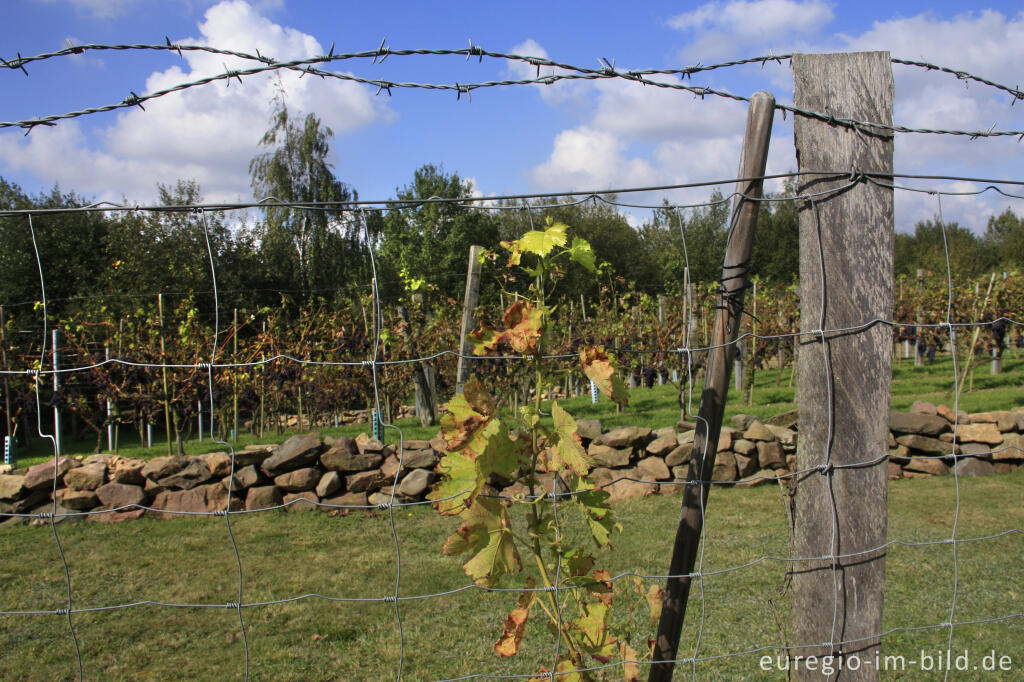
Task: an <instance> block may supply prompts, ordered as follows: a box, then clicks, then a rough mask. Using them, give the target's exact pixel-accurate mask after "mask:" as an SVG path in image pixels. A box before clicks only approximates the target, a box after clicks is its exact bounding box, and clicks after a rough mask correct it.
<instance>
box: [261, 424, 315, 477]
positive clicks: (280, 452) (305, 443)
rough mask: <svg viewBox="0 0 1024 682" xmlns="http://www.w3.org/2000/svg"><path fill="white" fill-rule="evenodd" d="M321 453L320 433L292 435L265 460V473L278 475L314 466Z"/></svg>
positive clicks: (263, 466)
mask: <svg viewBox="0 0 1024 682" xmlns="http://www.w3.org/2000/svg"><path fill="white" fill-rule="evenodd" d="M319 454H320V434H319V433H315V432H314V433H307V434H304V435H301V436H292V437H291V438H289V439H288V440H286V441H285V442H284V443H282V444H281V445H280V447H278V448H277V450H275V451H274V454H272V455H271V456H270V457H268V458H266V459H265V460H263V464H262V467H261V468H262V469H263V473H265V474H266V475H267V476H271V477H273V476H278V475H280V474H283V473H285V472H286V471H295V470H296V469H301V468H303V467H308V466H312V465H313V464H315V463H316V458H317V455H319Z"/></svg>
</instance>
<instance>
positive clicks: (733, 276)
mask: <svg viewBox="0 0 1024 682" xmlns="http://www.w3.org/2000/svg"><path fill="white" fill-rule="evenodd" d="M774 114H775V98H774V97H773V96H772V95H771V94H769V93H767V92H763V91H762V92H757V93H755V94H754V96H753V97H752V98H751V100H750V108H749V109H748V110H747V128H746V134H745V137H744V139H743V153H742V157H741V158H740V167H739V175H738V176H737V177H740V178H755V179H754V180H749V181H740V182H738V183H737V186H736V191H737V195H736V198H735V199H734V201H733V208H732V217H731V219H730V222H729V236H728V243H727V245H726V250H725V260H724V262H723V264H722V281H721V284H722V286H721V291H722V293H721V294H720V295H719V308H718V311H717V314H716V315H715V324H714V329H713V331H712V339H711V344H710V345H711V346H712V350H711V351H710V352H709V353H708V360H707V370H706V372H705V381H704V391H703V393H702V394H701V400H700V411H699V417H698V420H697V421H698V424H699V426H698V428H697V433H696V436H695V438H694V441H693V454H692V456H691V459H690V467H689V471H688V473H687V479H688V480H689V481H691V483H688V484H687V485H686V487H685V488H684V490H683V508H682V512H681V514H680V517H679V526H678V528H677V529H676V538H675V544H674V545H673V548H672V560H671V562H670V564H669V575H671V576H672V577H670V578H669V579H668V581H667V584H666V587H665V594H664V599H663V601H662V609H661V620H660V622H659V623H658V635H657V639H656V640H655V644H654V663H653V665H651V669H650V673H649V677H648V680H649V681H650V682H668V680H671V679H672V670H673V668H674V665H675V664H674V663H673V660H674V659H675V658H676V651H677V650H678V648H679V635H680V634H681V633H682V629H683V619H684V617H685V616H686V602H687V598H688V597H689V594H690V583H691V578H690V575H689V574H690V573H691V572H692V571H693V567H694V563H695V561H696V558H697V550H698V547H699V545H700V536H701V529H702V528H703V526H704V510H705V507H706V505H707V500H708V492H709V491H710V481H711V476H712V473H713V471H714V468H715V450H716V446H717V444H718V436H719V432H720V431H721V427H722V416H723V413H724V411H725V397H726V394H727V393H728V390H729V372H730V370H731V366H732V359H733V356H734V355H735V351H736V347H735V343H734V342H735V340H736V336H737V333H738V332H739V326H740V325H739V323H740V317H741V315H742V311H743V296H744V293H745V289H746V286H747V268H748V267H749V262H750V251H751V247H752V246H753V243H754V229H755V227H756V226H757V214H758V212H759V210H760V206H759V203H758V202H757V201H756V200H757V199H759V198H760V197H761V195H762V190H763V184H764V182H763V180H762V179H761V176H763V175H764V170H765V165H766V163H767V160H768V143H769V140H770V138H771V132H772V118H773V116H774ZM682 418H683V419H685V418H686V410H685V408H684V410H683V414H682Z"/></svg>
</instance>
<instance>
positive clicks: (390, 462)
mask: <svg viewBox="0 0 1024 682" xmlns="http://www.w3.org/2000/svg"><path fill="white" fill-rule="evenodd" d="M398 464H399V462H398V458H397V457H395V456H394V455H391V456H389V457H388V458H387V459H385V460H384V463H383V464H381V465H380V472H381V473H382V474H384V475H385V476H387V477H388V478H394V477H395V476H397V475H398V469H399V466H398ZM321 497H323V496H322V495H321Z"/></svg>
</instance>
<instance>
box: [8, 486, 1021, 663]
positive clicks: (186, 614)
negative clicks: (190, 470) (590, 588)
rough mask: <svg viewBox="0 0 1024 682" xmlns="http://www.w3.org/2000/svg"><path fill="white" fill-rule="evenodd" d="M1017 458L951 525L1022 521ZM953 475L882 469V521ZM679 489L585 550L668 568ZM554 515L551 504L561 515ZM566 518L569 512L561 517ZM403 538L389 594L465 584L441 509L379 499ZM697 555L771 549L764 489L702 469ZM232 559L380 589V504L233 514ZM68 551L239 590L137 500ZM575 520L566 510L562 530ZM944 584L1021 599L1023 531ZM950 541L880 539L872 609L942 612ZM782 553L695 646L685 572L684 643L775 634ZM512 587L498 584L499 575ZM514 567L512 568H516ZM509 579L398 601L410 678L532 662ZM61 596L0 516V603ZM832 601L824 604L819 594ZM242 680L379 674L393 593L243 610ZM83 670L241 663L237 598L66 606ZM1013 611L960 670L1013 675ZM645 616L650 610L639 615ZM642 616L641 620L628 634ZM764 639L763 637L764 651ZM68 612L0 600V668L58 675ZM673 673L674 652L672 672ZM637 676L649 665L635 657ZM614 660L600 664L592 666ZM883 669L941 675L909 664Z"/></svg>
mask: <svg viewBox="0 0 1024 682" xmlns="http://www.w3.org/2000/svg"><path fill="white" fill-rule="evenodd" d="M1022 499H1024V473H1021V472H1018V473H1015V474H1006V475H1000V476H990V477H985V478H973V479H961V480H960V502H961V504H960V517H959V523H958V526H957V536H958V537H959V538H968V537H979V536H985V535H990V534H995V533H999V532H1002V531H1006V530H1008V529H1013V528H1024V505H1022V504H1021V500H1022ZM955 501H956V492H955V488H954V479H953V477H952V476H941V477H935V478H928V479H913V480H897V481H891V482H890V484H889V538H890V540H903V541H909V542H921V541H933V540H943V539H946V538H949V537H950V535H951V533H952V527H953V515H954V510H955V508H956V505H955ZM679 504H680V498H679V496H678V495H672V496H664V497H663V496H655V497H650V498H646V499H642V500H630V501H625V502H622V503H619V504H617V505H616V511H617V513H618V516H619V520H620V521H621V523H622V525H623V528H624V531H623V533H622V534H621V535H618V536H616V539H615V546H616V549H615V551H614V552H604V553H602V554H601V555H599V556H598V565H599V566H604V567H607V568H609V569H611V571H612V573H613V574H616V573H618V572H621V571H635V572H638V573H646V574H659V573H663V572H664V571H665V570H666V566H667V564H668V556H669V551H670V547H671V542H672V537H673V533H674V528H675V524H676V520H677V517H678V513H679ZM566 516H568V515H566ZM569 518H570V519H571V518H572V517H571V516H570V517H569ZM395 525H396V529H397V532H398V537H399V542H400V548H401V559H402V560H401V588H400V589H401V594H402V595H403V596H416V595H424V594H434V593H439V592H444V591H448V590H453V589H456V588H459V587H462V586H465V585H467V584H468V580H467V578H466V577H465V576H464V574H463V573H462V571H461V568H460V562H459V561H458V560H457V559H455V558H451V557H445V556H443V555H442V554H441V552H440V547H441V545H442V543H443V542H444V539H445V537H446V535H447V534H448V533H450V532H451V531H452V530H453V528H454V525H455V524H454V522H453V521H452V520H450V519H443V518H441V517H439V516H438V515H437V514H436V512H434V511H433V510H431V509H430V508H427V507H414V508H400V509H396V510H395ZM706 527H707V533H708V534H707V541H706V547H705V558H704V570H705V571H718V570H721V569H727V568H730V567H734V566H738V565H741V564H745V563H747V562H750V561H753V560H755V559H757V558H759V557H762V556H767V555H774V556H786V555H787V554H788V549H787V534H786V515H785V508H784V506H783V498H782V495H781V492H780V489H779V488H778V487H777V486H773V485H763V486H760V487H757V488H752V489H729V488H716V489H715V490H713V491H712V494H711V499H710V503H709V508H708V521H707V526H706ZM232 528H233V530H234V534H235V537H236V539H237V542H238V548H239V551H240V553H241V557H242V564H243V572H244V595H243V602H244V603H253V602H260V601H269V600H277V599H283V598H289V597H296V596H299V595H303V594H307V593H319V594H322V595H329V596H335V597H343V598H354V597H360V598H376V599H379V598H382V597H384V596H387V595H390V594H393V593H394V586H395V576H396V569H397V563H396V554H395V547H394V544H393V540H392V536H391V531H390V524H389V516H388V514H387V513H386V512H375V513H370V514H361V513H360V514H354V515H350V516H347V517H329V516H327V515H326V514H323V513H283V512H271V513H262V514H251V515H241V516H237V517H232ZM57 530H58V532H59V534H60V538H61V541H62V543H63V548H64V552H65V554H66V556H67V560H68V563H69V565H70V571H71V578H72V582H73V588H74V607H75V608H76V609H83V608H90V607H100V606H108V605H114V604H125V603H135V602H139V601H144V600H153V601H157V600H159V601H165V602H176V603H186V604H203V603H206V604H224V603H228V602H234V601H237V589H238V578H237V573H236V565H235V558H234V554H233V552H232V550H231V544H230V542H229V539H228V535H227V532H226V528H225V521H224V519H223V518H212V517H211V518H194V519H182V518H176V519H169V520H155V519H142V520H139V521H132V522H128V523H122V524H119V525H117V526H106V525H101V524H93V523H81V524H78V525H69V524H67V523H62V524H61V525H59V526H57ZM577 530H580V529H579V528H578V527H576V526H573V525H572V523H568V524H567V532H575V531H577ZM958 548H959V551H958V555H959V562H958V564H959V565H958V582H959V588H958V596H957V609H956V613H955V615H954V621H956V622H962V621H970V620H979V619H987V618H991V617H998V616H1006V615H1010V614H1015V613H1017V614H1019V613H1021V612H1024V564H1022V562H1021V556H1022V549H1024V537H1022V536H1021V534H1020V533H1013V534H1009V535H1005V536H1003V537H999V538H997V539H991V540H984V541H978V542H972V543H967V544H962V545H959V546H958ZM952 549H953V548H952V547H951V546H950V545H935V546H924V547H904V546H894V547H892V548H891V549H890V551H889V553H888V556H887V558H886V572H887V575H886V584H885V624H884V627H885V628H886V629H889V628H905V627H916V626H928V625H936V624H940V623H944V622H947V621H948V620H949V617H950V603H951V598H952V595H953V576H954V565H953V551H952ZM785 569H786V566H785V564H783V563H781V562H777V561H773V560H767V561H762V562H760V563H757V564H755V565H753V566H750V567H748V568H744V569H741V570H736V571H728V572H724V573H720V574H717V575H713V576H710V577H708V578H707V579H706V580H705V581H704V619H703V620H704V622H703V632H702V634H701V637H700V647H699V649H696V648H695V647H696V636H697V631H698V624H699V623H700V615H701V608H700V606H701V605H700V591H699V590H698V589H697V586H696V585H695V588H694V592H693V594H692V596H691V598H692V599H694V600H695V601H693V602H692V603H691V608H690V610H689V613H688V617H687V625H686V627H685V630H684V633H683V638H682V644H681V651H682V652H684V654H685V655H692V654H693V653H694V651H695V650H696V651H697V655H698V656H700V657H714V656H724V655H726V654H729V653H734V652H739V651H743V650H748V649H754V648H757V647H761V646H772V645H779V644H782V643H784V642H788V643H790V644H792V643H793V642H789V640H788V639H787V636H786V634H785V631H780V629H779V627H778V625H777V621H776V616H775V614H774V613H773V607H772V603H771V602H770V601H769V600H770V599H772V600H774V601H775V603H776V608H777V615H778V618H779V621H781V623H783V624H787V623H788V622H789V619H790V617H791V615H792V614H791V613H790V598H789V595H788V594H786V593H784V592H782V591H781V589H782V586H783V584H784V580H783V579H784V572H785ZM509 584H510V586H514V585H513V584H512V583H511V582H510V583H509ZM517 584H519V583H517ZM514 602H515V595H514V594H510V593H489V592H483V591H480V590H476V589H469V590H465V591H462V592H458V593H456V594H451V595H446V596H439V597H428V598H424V599H414V600H402V601H401V602H400V608H401V617H402V631H403V634H404V675H403V679H407V680H429V679H443V678H450V677H458V676H462V675H468V674H473V673H489V674H506V675H508V674H527V673H534V672H536V671H537V670H538V669H539V666H540V665H542V664H546V663H549V662H550V660H551V656H552V649H553V640H552V638H551V637H550V636H549V635H548V633H547V631H546V630H544V629H543V628H542V626H541V625H539V624H538V623H535V622H532V621H531V625H530V627H529V628H528V631H527V635H526V639H525V640H524V644H523V651H522V652H521V654H520V655H519V656H518V657H515V658H512V659H500V658H499V657H497V656H496V655H495V654H494V653H493V651H492V650H491V646H492V645H493V643H494V641H495V640H496V639H497V636H498V634H499V633H500V630H501V623H502V620H503V618H504V615H505V614H506V613H507V612H508V610H509V609H511V608H513V605H514ZM65 606H66V591H65V582H64V572H63V569H62V567H61V564H60V561H59V558H58V555H57V550H56V545H55V543H54V538H53V534H52V532H51V530H50V528H49V527H48V526H43V527H28V526H18V527H12V528H4V529H0V610H2V611H11V610H48V609H58V608H63V607H65ZM823 608H831V605H830V604H828V605H823ZM243 613H244V618H245V622H246V626H247V628H248V643H249V649H250V674H251V678H252V679H254V680H309V679H338V680H376V679H383V680H386V679H395V677H396V672H397V669H398V662H399V657H400V641H401V640H400V637H399V631H398V625H397V621H396V618H395V612H394V605H393V604H389V603H383V602H382V601H371V602H362V603H358V602H344V601H328V600H323V599H306V600H301V601H295V602H292V603H288V604H281V605H272V606H251V607H247V608H245V609H244V610H243ZM73 622H74V625H75V628H76V631H77V633H78V637H79V642H80V646H81V650H82V657H83V661H84V666H85V668H84V673H85V678H86V679H97V680H115V679H141V680H165V679H238V678H240V677H241V676H242V674H243V649H242V642H241V639H240V636H239V628H238V621H237V612H236V611H235V610H233V609H219V608H216V609H214V608H173V607H167V606H156V605H144V606H135V607H131V608H127V609H121V610H112V611H96V612H91V613H79V614H75V615H74V616H73ZM1022 625H1024V621H1022V619H1020V618H1016V619H1011V620H1007V621H1003V622H1000V623H988V624H981V625H965V626H962V627H956V628H954V633H953V649H954V650H955V651H957V652H960V651H962V650H963V649H965V648H966V649H968V650H969V651H970V652H971V655H972V656H976V657H977V658H975V659H974V660H978V659H980V657H981V656H982V655H984V654H986V653H988V652H989V651H990V650H995V651H996V652H997V653H998V654H1000V655H1009V656H1012V657H1013V672H1008V673H1007V672H1004V673H994V674H993V673H988V674H986V675H983V674H982V673H980V672H978V673H967V674H966V675H963V676H962V675H960V674H957V675H954V679H979V680H980V679H984V680H996V679H1004V680H1010V679H1020V677H1021V673H1022V671H1024V638H1022V636H1021V633H1022ZM650 629H651V631H653V626H651V627H650ZM648 634H650V633H648V632H642V633H640V634H639V635H638V637H639V639H640V640H642V639H643V638H644V637H646V636H647V635H648ZM948 636H949V631H948V630H947V629H943V628H937V629H929V630H923V631H919V632H897V633H894V634H892V635H889V636H888V637H886V639H885V642H884V647H885V652H886V653H888V654H901V655H904V656H905V657H906V659H907V660H911V659H913V660H916V659H917V658H918V656H919V652H920V651H921V650H922V649H923V650H925V651H926V652H937V651H938V650H939V649H943V650H944V649H945V648H946V643H947V639H948ZM764 653H771V652H764ZM762 655H763V653H757V654H749V655H743V656H735V657H726V658H721V659H716V660H710V661H707V662H704V663H701V664H699V665H698V667H697V670H696V679H722V680H732V679H759V678H767V679H771V678H774V679H782V674H781V673H774V675H773V674H771V673H764V672H761V670H760V669H759V668H758V661H759V660H760V657H761V656H762ZM74 660H75V659H74V651H73V646H72V643H71V639H70V638H69V636H68V628H67V621H66V618H65V617H63V616H55V615H38V616H25V615H19V616H0V679H5V680H8V679H9V680H15V679H17V680H63V679H69V680H70V679H74V678H75V676H76V675H77V668H76V666H75V663H74ZM688 675H689V670H680V671H679V672H678V673H677V679H683V678H684V676H688ZM643 676H644V677H646V672H644V673H643ZM616 677H617V678H618V679H621V675H618V676H616V675H615V674H612V673H609V674H608V678H609V679H616ZM883 678H884V679H906V680H920V679H942V674H941V673H934V672H932V673H926V672H922V671H920V670H919V669H916V668H915V669H910V667H909V666H908V669H907V670H906V671H905V672H903V673H898V672H896V673H894V672H889V673H885V674H884V675H883Z"/></svg>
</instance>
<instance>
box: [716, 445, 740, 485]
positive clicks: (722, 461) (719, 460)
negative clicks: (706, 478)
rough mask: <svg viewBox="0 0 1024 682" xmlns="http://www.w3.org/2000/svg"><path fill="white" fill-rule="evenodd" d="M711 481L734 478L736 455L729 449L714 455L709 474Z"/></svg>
mask: <svg viewBox="0 0 1024 682" xmlns="http://www.w3.org/2000/svg"><path fill="white" fill-rule="evenodd" d="M711 480H712V481H735V480H736V456H735V455H733V454H732V451H731V450H726V451H724V452H719V453H718V455H717V456H716V457H715V468H714V471H713V472H712V474H711Z"/></svg>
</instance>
